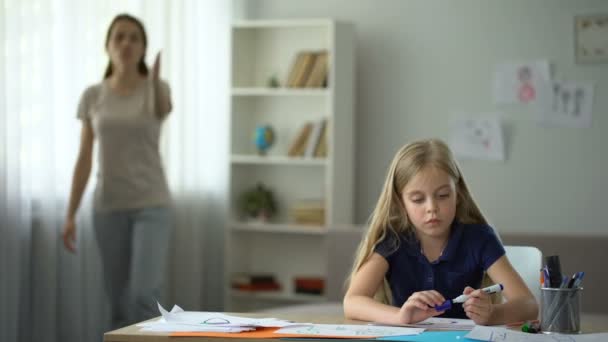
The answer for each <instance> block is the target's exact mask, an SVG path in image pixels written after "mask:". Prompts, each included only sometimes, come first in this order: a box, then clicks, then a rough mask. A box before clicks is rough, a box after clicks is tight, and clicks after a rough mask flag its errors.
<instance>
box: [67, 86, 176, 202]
mask: <svg viewBox="0 0 608 342" xmlns="http://www.w3.org/2000/svg"><path fill="white" fill-rule="evenodd" d="M160 89H161V91H163V92H165V94H166V95H167V98H169V97H168V96H169V95H170V89H169V85H168V84H167V83H166V82H164V81H160ZM154 108H155V92H154V82H153V81H152V79H151V78H146V79H145V80H143V81H142V82H140V83H139V84H138V86H137V87H136V88H135V89H134V90H133V92H132V93H131V94H130V95H126V96H123V95H119V94H116V93H115V92H113V91H112V90H111V89H110V87H109V85H108V83H107V81H102V82H101V83H99V84H95V85H92V86H90V87H89V88H87V89H86V90H85V92H84V93H83V94H82V96H81V98H80V104H79V105H78V118H79V119H81V120H89V121H90V122H91V124H92V127H93V131H94V133H95V137H96V138H97V141H98V142H99V144H98V173H97V185H96V187H95V195H94V208H95V210H99V211H107V210H116V209H135V208H144V207H153V206H165V205H168V204H169V202H170V195H169V187H168V185H167V180H166V178H165V174H164V171H163V168H162V164H161V159H160V153H159V148H158V144H159V138H160V127H161V124H162V122H163V119H162V118H158V116H156V115H155V114H154ZM167 114H168V113H164V114H163V118H164V117H165V116H166V115H167Z"/></svg>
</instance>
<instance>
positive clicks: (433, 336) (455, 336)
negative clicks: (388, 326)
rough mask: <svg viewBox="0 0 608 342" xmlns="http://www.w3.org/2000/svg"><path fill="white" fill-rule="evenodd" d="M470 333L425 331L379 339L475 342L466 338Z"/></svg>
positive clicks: (425, 341)
mask: <svg viewBox="0 0 608 342" xmlns="http://www.w3.org/2000/svg"><path fill="white" fill-rule="evenodd" d="M468 333H469V332H468V331H425V332H423V333H421V334H419V335H402V336H386V337H378V338H377V340H381V341H396V342H427V341H428V342H430V341H432V342H456V341H458V342H464V341H474V340H470V339H468V338H464V335H466V334H468Z"/></svg>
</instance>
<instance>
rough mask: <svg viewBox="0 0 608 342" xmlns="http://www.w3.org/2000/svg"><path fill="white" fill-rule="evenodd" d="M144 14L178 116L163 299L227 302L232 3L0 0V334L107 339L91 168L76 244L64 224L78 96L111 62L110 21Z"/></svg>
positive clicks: (170, 147)
mask: <svg viewBox="0 0 608 342" xmlns="http://www.w3.org/2000/svg"><path fill="white" fill-rule="evenodd" d="M122 12H127V13H130V14H133V15H135V16H137V17H139V18H141V19H142V21H143V22H144V25H145V26H146V29H147V33H148V39H149V45H148V61H149V62H150V61H152V59H153V57H154V54H155V53H156V52H157V51H158V50H159V49H162V51H163V66H162V71H161V75H162V77H163V78H165V79H167V80H168V81H169V83H170V85H171V87H172V94H173V102H174V112H173V113H172V115H171V117H170V118H169V120H168V121H167V123H166V125H165V126H164V132H163V138H162V139H163V141H162V151H161V152H162V154H163V158H164V161H165V166H166V171H167V175H168V177H169V183H170V186H171V190H172V194H173V197H174V199H175V205H176V209H177V225H176V227H175V234H174V240H173V243H172V250H173V253H172V255H171V260H170V262H169V266H170V267H169V273H168V277H169V282H168V285H169V286H168V289H167V292H166V293H167V295H168V297H167V300H166V301H165V302H166V303H167V304H173V303H176V304H179V305H181V306H183V307H184V308H188V309H196V310H221V309H222V298H223V297H222V296H223V293H222V279H223V274H222V259H223V258H222V257H221V256H222V255H223V254H222V253H223V251H222V246H223V241H222V236H223V233H222V231H223V229H222V227H223V218H224V216H225V215H224V211H225V196H226V184H227V179H226V169H227V165H228V160H227V156H228V137H227V132H228V115H227V113H228V99H229V22H230V20H231V8H230V1H225V0H205V1H196V0H191V1H186V0H184V1H161V0H156V1H150V0H138V1H135V0H130V1H121V2H107V1H78V0H55V1H48V0H0V66H1V67H0V229H1V230H0V233H1V236H0V267H1V269H0V277H1V278H0V303H2V304H1V305H0V308H1V309H0V341H6V342H12V341H43V340H44V341H51V342H53V341H95V340H97V341H101V340H102V334H103V332H104V331H106V330H107V307H106V305H107V303H106V300H105V296H104V293H103V286H102V274H101V268H100V260H99V256H98V251H97V246H96V244H95V241H94V236H93V233H92V227H91V204H90V198H91V196H90V195H91V191H92V189H93V186H94V183H95V179H94V174H95V170H93V173H92V175H91V179H90V180H89V184H88V186H87V192H86V195H85V198H84V201H83V204H82V205H81V208H80V210H79V214H78V222H77V238H78V241H77V249H78V252H77V254H76V255H75V256H74V255H71V254H69V253H67V252H66V251H65V250H64V249H63V245H62V241H61V236H60V232H61V227H62V224H63V218H64V215H65V211H66V204H67V201H68V196H69V189H70V183H71V176H72V172H73V167H74V162H75V158H76V154H77V150H78V143H79V132H80V122H79V121H78V120H77V119H76V117H75V116H76V106H77V103H78V99H79V97H80V94H81V93H82V91H83V90H84V88H85V87H86V86H87V85H90V84H93V83H95V82H98V81H99V80H100V79H101V75H102V73H103V71H104V67H105V65H106V63H107V57H106V55H105V51H104V39H105V33H106V30H107V27H108V25H109V23H110V21H111V19H112V18H113V17H114V16H115V15H116V14H118V13H122Z"/></svg>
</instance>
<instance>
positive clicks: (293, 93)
mask: <svg viewBox="0 0 608 342" xmlns="http://www.w3.org/2000/svg"><path fill="white" fill-rule="evenodd" d="M231 32H232V37H231V40H232V60H231V67H232V72H231V74H232V80H231V96H230V101H231V106H230V108H231V113H230V122H231V124H230V152H229V153H230V164H229V176H228V177H229V178H228V180H229V188H230V193H229V203H230V207H229V210H228V218H227V222H228V227H226V229H225V234H226V235H225V236H226V238H225V241H226V246H225V248H224V250H225V251H226V254H225V279H224V283H225V287H224V288H225V294H226V296H225V307H224V309H225V311H236V312H239V311H249V310H257V309H260V308H264V307H265V306H266V307H267V306H268V305H269V303H271V302H273V303H275V305H276V302H278V301H283V302H287V303H288V302H290V301H291V302H297V301H326V300H341V298H342V296H343V293H342V291H343V284H344V280H345V277H346V275H347V273H348V271H349V269H350V264H352V253H353V250H354V247H355V246H356V244H357V243H358V242H359V240H360V236H361V235H360V230H352V229H351V230H349V229H342V228H340V227H342V226H343V225H348V224H352V220H353V198H354V192H353V190H354V178H353V173H354V150H353V148H354V140H353V139H354V138H353V133H354V118H353V102H354V101H353V98H354V78H353V76H354V34H353V32H354V30H353V28H352V26H351V25H350V24H347V23H343V22H337V21H334V20H330V19H310V20H308V19H303V20H302V19H296V20H291V19H286V20H247V21H240V22H237V23H234V24H233V26H232V31H231ZM273 79H274V80H275V81H276V82H275V83H278V87H275V88H270V87H268V84H269V81H270V80H273ZM260 125H267V126H271V128H272V130H273V131H274V136H275V141H274V144H273V145H272V146H271V147H270V149H269V150H268V151H267V153H266V155H265V156H260V155H258V154H257V151H256V148H255V145H254V144H253V136H254V132H255V130H256V127H259V126H260ZM305 130H308V133H307V134H303V133H302V132H305ZM296 142H297V143H296ZM296 147H297V148H296ZM304 156H305V157H304ZM257 184H263V185H264V187H265V188H267V189H269V190H270V191H272V193H273V195H274V198H275V202H276V207H277V212H276V214H275V215H274V216H273V217H271V218H270V220H269V223H259V222H248V221H244V220H243V219H242V218H243V217H244V214H243V210H242V208H241V206H240V204H241V203H242V198H243V196H242V195H243V194H244V193H245V192H246V191H248V190H250V189H252V188H253V187H255V186H256V185H257ZM301 222H315V223H314V224H312V223H311V224H310V225H309V224H303V223H301ZM342 261H344V262H342ZM236 274H245V275H255V274H272V275H273V276H274V277H275V278H276V279H277V281H278V282H279V283H280V285H281V288H282V289H283V291H281V292H252V291H237V290H234V289H233V288H232V287H231V276H233V275H236ZM302 276H311V277H316V278H321V279H324V284H325V289H324V293H325V295H324V296H319V295H301V294H295V293H293V292H294V290H293V287H292V285H293V282H294V279H296V278H297V277H302ZM247 299H254V300H247Z"/></svg>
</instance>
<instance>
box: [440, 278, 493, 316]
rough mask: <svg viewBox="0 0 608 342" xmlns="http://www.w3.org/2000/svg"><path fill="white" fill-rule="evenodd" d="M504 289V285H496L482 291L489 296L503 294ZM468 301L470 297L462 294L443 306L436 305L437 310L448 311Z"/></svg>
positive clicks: (447, 301)
mask: <svg viewBox="0 0 608 342" xmlns="http://www.w3.org/2000/svg"><path fill="white" fill-rule="evenodd" d="M503 289H504V286H502V284H495V285H492V286H488V287H485V288H483V289H481V291H483V292H485V293H487V294H493V293H499V292H502V290H503ZM467 299H469V295H465V294H462V295H460V296H458V297H456V298H454V299H448V300H446V301H445V302H443V303H442V304H441V305H435V310H437V311H445V310H448V309H450V308H451V307H452V304H456V303H464V302H466V301H467Z"/></svg>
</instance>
